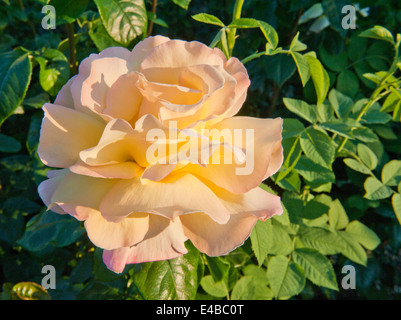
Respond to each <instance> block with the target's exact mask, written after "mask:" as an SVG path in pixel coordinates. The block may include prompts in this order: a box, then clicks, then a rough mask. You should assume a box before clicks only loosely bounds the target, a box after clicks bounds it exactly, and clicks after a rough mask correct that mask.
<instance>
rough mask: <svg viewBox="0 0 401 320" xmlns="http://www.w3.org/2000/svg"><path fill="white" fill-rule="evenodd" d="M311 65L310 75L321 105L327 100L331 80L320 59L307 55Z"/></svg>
mask: <svg viewBox="0 0 401 320" xmlns="http://www.w3.org/2000/svg"><path fill="white" fill-rule="evenodd" d="M305 57H306V60H307V61H308V63H309V68H310V73H311V77H312V80H313V84H314V86H315V91H316V97H317V104H318V106H319V105H321V104H322V103H323V102H324V100H325V99H326V95H327V92H328V91H329V87H330V78H329V75H328V73H327V71H326V70H325V69H324V68H323V66H322V64H321V63H320V61H319V60H318V59H316V58H315V57H313V56H311V55H305Z"/></svg>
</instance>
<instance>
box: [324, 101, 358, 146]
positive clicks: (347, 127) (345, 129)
mask: <svg viewBox="0 0 401 320" xmlns="http://www.w3.org/2000/svg"><path fill="white" fill-rule="evenodd" d="M322 106H323V105H322ZM354 125H356V123H355V121H352V120H351V119H348V121H347V120H342V119H334V120H330V121H326V122H323V123H320V124H319V127H321V128H323V129H325V130H327V131H331V132H334V133H337V134H338V135H340V136H343V137H347V138H348V139H351V140H353V139H354V136H353V134H352V131H353V129H354Z"/></svg>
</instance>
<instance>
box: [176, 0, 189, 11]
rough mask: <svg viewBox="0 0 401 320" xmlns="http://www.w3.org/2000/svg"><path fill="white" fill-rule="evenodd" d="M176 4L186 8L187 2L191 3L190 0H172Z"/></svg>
mask: <svg viewBox="0 0 401 320" xmlns="http://www.w3.org/2000/svg"><path fill="white" fill-rule="evenodd" d="M172 1H173V2H174V3H175V4H176V5H177V6H180V7H181V8H183V9H185V10H188V7H189V4H190V3H191V0H172Z"/></svg>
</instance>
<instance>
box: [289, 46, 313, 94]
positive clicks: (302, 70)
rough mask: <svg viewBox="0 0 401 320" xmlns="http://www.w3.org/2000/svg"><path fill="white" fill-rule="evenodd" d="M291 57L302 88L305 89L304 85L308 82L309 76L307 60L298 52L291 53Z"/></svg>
mask: <svg viewBox="0 0 401 320" xmlns="http://www.w3.org/2000/svg"><path fill="white" fill-rule="evenodd" d="M291 56H292V57H293V59H294V62H295V64H296V66H297V69H298V74H299V77H300V78H301V81H302V86H304V87H305V85H306V83H307V82H308V80H309V78H310V76H311V71H310V70H309V64H308V60H307V59H306V58H305V56H303V55H302V54H300V53H298V52H291Z"/></svg>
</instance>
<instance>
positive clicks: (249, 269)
mask: <svg viewBox="0 0 401 320" xmlns="http://www.w3.org/2000/svg"><path fill="white" fill-rule="evenodd" d="M242 272H243V274H244V275H245V276H248V277H250V278H254V279H255V280H257V282H258V283H261V284H263V285H267V284H268V283H269V279H268V278H267V272H266V269H264V268H261V267H258V266H256V265H254V264H248V265H246V266H245V267H244V268H243V269H242Z"/></svg>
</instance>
